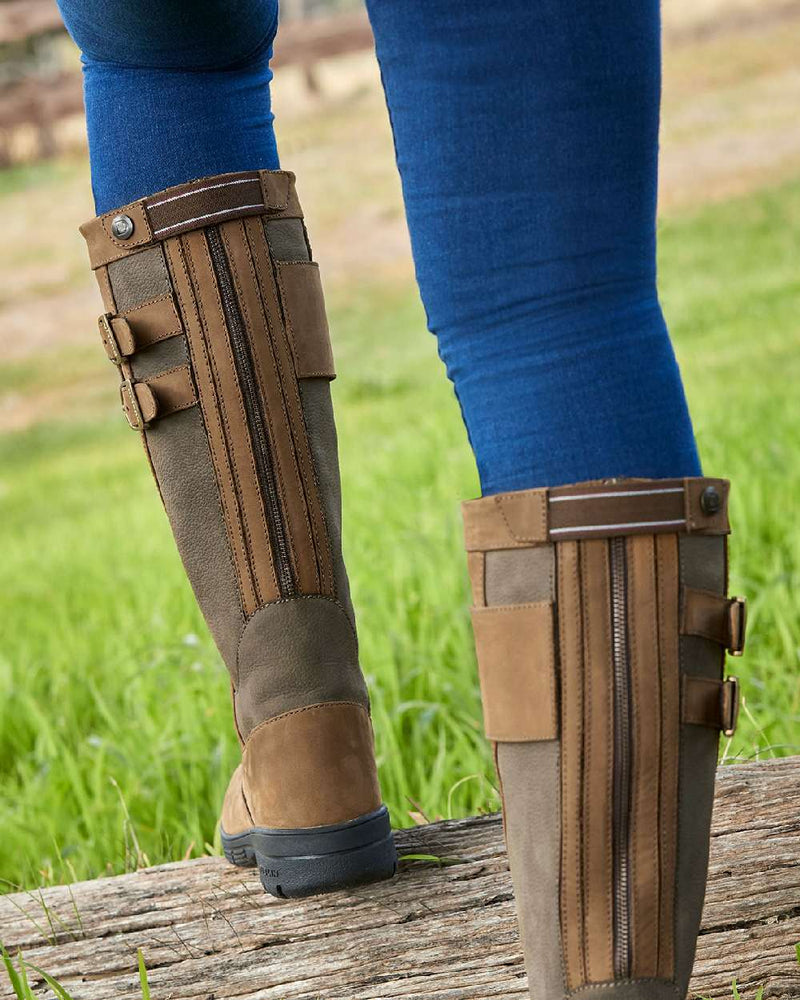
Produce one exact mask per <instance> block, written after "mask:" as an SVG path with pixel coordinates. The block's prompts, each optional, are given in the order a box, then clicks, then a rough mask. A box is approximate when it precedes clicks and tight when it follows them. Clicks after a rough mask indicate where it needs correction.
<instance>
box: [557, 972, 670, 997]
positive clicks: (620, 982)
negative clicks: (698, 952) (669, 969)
mask: <svg viewBox="0 0 800 1000" xmlns="http://www.w3.org/2000/svg"><path fill="white" fill-rule="evenodd" d="M641 983H658V984H659V985H661V986H666V987H667V988H668V989H669V991H670V992H671V993H672V995H673V996H675V997H677V998H678V1000H681V996H680V994H679V992H678V987H677V986H676V985H675V983H674V982H673V981H672V980H671V979H663V978H662V977H661V976H645V977H642V978H641V979H609V980H607V981H606V982H604V983H586V984H585V985H584V986H578V987H577V988H576V989H572V990H567V996H568V997H574V996H577V995H578V994H579V993H583V992H585V991H586V990H606V989H608V987H609V986H612V987H613V986H638V985H640V984H641Z"/></svg>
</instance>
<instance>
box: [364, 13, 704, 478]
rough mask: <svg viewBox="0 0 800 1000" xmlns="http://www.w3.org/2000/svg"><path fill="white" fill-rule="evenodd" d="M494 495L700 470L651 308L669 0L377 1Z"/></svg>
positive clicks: (399, 138) (445, 321)
mask: <svg viewBox="0 0 800 1000" xmlns="http://www.w3.org/2000/svg"><path fill="white" fill-rule="evenodd" d="M368 8H369V13H370V18H371V21H372V26H373V29H374V32H375V38H376V46H377V52H378V58H379V61H380V66H381V72H382V77H383V83H384V88H385V91H386V99H387V103H388V107H389V112H390V116H391V121H392V127H393V131H394V140H395V149H396V154H397V162H398V166H399V169H400V174H401V178H402V183H403V192H404V197H405V204H406V212H407V216H408V223H409V228H410V231H411V238H412V244H413V250H414V259H415V264H416V271H417V278H418V281H419V286H420V291H421V294H422V299H423V302H424V305H425V309H426V312H427V316H428V322H429V326H430V329H431V330H432V331H433V332H434V333H435V334H436V336H437V338H438V345H439V352H440V355H441V357H442V359H443V361H444V363H445V365H446V367H447V372H448V375H449V377H450V378H451V379H452V381H453V383H454V386H455V390H456V394H457V396H458V399H459V401H460V404H461V409H462V413H463V416H464V420H465V423H466V426H467V430H468V433H469V437H470V441H471V443H472V447H473V450H474V452H475V456H476V459H477V463H478V470H479V473H480V478H481V484H482V489H483V491H484V493H495V492H499V491H502V490H513V489H522V488H527V487H533V486H541V485H548V484H558V483H566V482H575V481H579V480H584V479H592V478H603V477H610V476H653V477H661V476H681V475H694V474H697V473H698V472H699V461H698V457H697V452H696V448H695V443H694V437H693V433H692V426H691V422H690V419H689V414H688V411H687V407H686V401H685V397H684V393H683V388H682V385H681V379H680V374H679V371H678V367H677V364H676V361H675V357H674V354H673V351H672V346H671V344H670V340H669V336H668V333H667V330H666V327H665V324H664V320H663V317H662V314H661V309H660V306H659V302H658V297H657V293H656V264H655V210H656V184H657V158H658V118H659V101H660V24H659V9H658V0H642V2H639V3H619V2H618V0H535V2H533V0H506V2H504V3H501V4H487V3H486V2H485V0H425V2H420V0H368Z"/></svg>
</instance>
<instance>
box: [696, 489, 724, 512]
mask: <svg viewBox="0 0 800 1000" xmlns="http://www.w3.org/2000/svg"><path fill="white" fill-rule="evenodd" d="M721 507H722V497H721V496H720V495H719V490H718V489H717V488H716V486H706V488H705V489H704V490H703V492H702V493H701V494H700V509H701V510H702V511H703V513H704V514H707V515H708V516H709V517H711V516H712V514H716V513H718V512H719V510H720V509H721Z"/></svg>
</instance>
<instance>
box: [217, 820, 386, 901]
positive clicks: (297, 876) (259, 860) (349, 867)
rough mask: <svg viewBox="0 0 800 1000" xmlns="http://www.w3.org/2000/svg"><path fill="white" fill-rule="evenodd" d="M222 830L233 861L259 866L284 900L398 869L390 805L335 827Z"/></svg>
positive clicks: (373, 878) (266, 884)
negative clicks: (390, 820)
mask: <svg viewBox="0 0 800 1000" xmlns="http://www.w3.org/2000/svg"><path fill="white" fill-rule="evenodd" d="M220 833H221V835H222V848H223V850H224V851H225V857H226V858H227V859H228V861H230V862H231V864H234V865H237V866H238V867H240V868H253V867H255V866H256V865H257V866H258V872H259V875H260V876H261V884H262V885H263V886H264V888H265V889H266V891H267V892H268V893H270V894H271V895H273V896H278V897H279V898H281V899H289V898H293V897H296V896H313V895H315V894H317V893H322V892H332V891H333V890H334V889H345V888H347V887H348V886H354V885H363V884H364V883H365V882H380V881H382V880H383V879H387V878H391V877H392V875H394V873H395V871H396V870H397V851H396V850H395V846H394V837H393V836H392V828H391V825H390V823H389V811H388V809H387V808H386V806H381V808H380V809H376V810H375V812H371V813H367V814H366V815H365V816H359V817H358V818H357V819H353V820H348V821H347V822H346V823H335V824H333V825H332V826H315V827H310V828H308V829H305V830H273V829H268V828H265V827H254V828H253V829H252V830H245V831H244V833H237V834H232V835H229V834H226V833H225V831H224V830H220Z"/></svg>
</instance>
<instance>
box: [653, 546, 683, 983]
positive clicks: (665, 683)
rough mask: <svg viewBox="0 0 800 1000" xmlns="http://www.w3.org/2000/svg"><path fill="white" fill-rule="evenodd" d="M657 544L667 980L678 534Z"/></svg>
mask: <svg viewBox="0 0 800 1000" xmlns="http://www.w3.org/2000/svg"><path fill="white" fill-rule="evenodd" d="M655 544H656V579H657V584H658V635H659V648H660V653H661V655H660V657H659V664H658V667H659V671H658V672H659V681H660V686H661V770H660V781H659V785H660V805H659V824H660V827H661V829H660V864H661V871H662V872H663V873H670V874H669V875H668V876H663V875H662V878H661V892H660V907H661V911H660V916H659V924H660V927H661V931H662V933H661V935H660V938H659V943H658V975H659V976H660V977H661V978H663V979H671V978H672V977H673V973H674V969H675V937H674V935H675V877H674V872H675V870H676V869H675V865H676V863H677V842H678V753H679V748H680V662H679V655H678V632H677V627H676V626H677V621H678V594H679V591H680V579H679V566H678V537H677V535H659V537H658V538H656V540H655Z"/></svg>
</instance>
